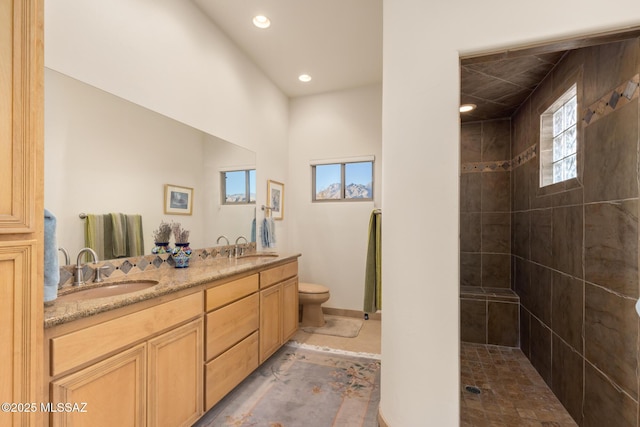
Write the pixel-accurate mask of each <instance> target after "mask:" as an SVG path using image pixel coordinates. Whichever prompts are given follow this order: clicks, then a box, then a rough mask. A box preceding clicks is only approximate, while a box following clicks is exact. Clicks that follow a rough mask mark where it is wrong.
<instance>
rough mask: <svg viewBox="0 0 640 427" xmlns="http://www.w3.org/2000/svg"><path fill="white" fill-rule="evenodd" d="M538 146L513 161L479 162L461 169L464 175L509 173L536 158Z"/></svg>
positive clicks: (530, 148) (463, 165)
mask: <svg viewBox="0 0 640 427" xmlns="http://www.w3.org/2000/svg"><path fill="white" fill-rule="evenodd" d="M537 145H538V144H533V145H532V146H531V147H529V148H527V149H526V150H524V151H523V152H522V153H520V154H518V155H517V156H516V157H514V158H513V159H511V160H498V161H494V162H477V163H463V164H462V167H461V172H462V173H478V172H509V171H511V170H512V169H515V168H517V167H518V166H520V165H522V164H524V163H526V162H528V161H529V160H531V159H533V158H535V157H536V147H537Z"/></svg>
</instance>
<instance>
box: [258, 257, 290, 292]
mask: <svg viewBox="0 0 640 427" xmlns="http://www.w3.org/2000/svg"><path fill="white" fill-rule="evenodd" d="M297 274H298V261H294V262H290V263H288V264H285V265H281V266H278V267H274V268H270V269H268V270H265V271H261V272H260V289H264V288H268V287H269V286H271V285H274V284H276V283H278V282H282V281H283V280H285V279H288V278H290V277H293V276H295V275H297Z"/></svg>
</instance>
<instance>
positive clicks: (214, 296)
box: [205, 274, 258, 311]
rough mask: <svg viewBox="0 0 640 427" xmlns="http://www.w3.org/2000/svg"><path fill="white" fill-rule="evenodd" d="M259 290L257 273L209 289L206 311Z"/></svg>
mask: <svg viewBox="0 0 640 427" xmlns="http://www.w3.org/2000/svg"><path fill="white" fill-rule="evenodd" d="M257 290H258V275H257V274H254V275H253V276H249V277H244V278H242V279H238V280H234V281H233V282H229V283H225V284H223V285H220V286H216V287H214V288H210V289H207V291H206V292H207V294H206V306H205V309H206V311H211V310H213V309H216V308H218V307H222V306H223V305H226V304H229V303H230V302H233V301H236V300H239V299H240V298H242V297H245V296H247V295H250V294H252V293H254V292H256V291H257Z"/></svg>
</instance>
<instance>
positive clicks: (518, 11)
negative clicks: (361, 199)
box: [380, 0, 640, 427]
mask: <svg viewBox="0 0 640 427" xmlns="http://www.w3.org/2000/svg"><path fill="white" fill-rule="evenodd" d="M620 11H624V13H620ZM568 16H570V17H571V19H567V18H566V17H568ZM383 18H384V40H383V47H384V52H383V58H384V59H383V61H384V67H383V74H384V78H383V88H384V89H383V121H382V128H383V153H382V155H383V158H384V171H383V172H384V179H383V193H384V202H383V211H384V228H383V240H384V245H383V269H382V274H383V283H384V286H383V301H384V310H383V311H384V321H383V323H382V366H383V367H382V380H381V381H382V389H381V393H382V395H381V404H380V410H381V413H382V415H383V417H384V418H385V420H386V422H387V423H388V425H389V426H391V427H422V426H456V425H458V423H459V395H460V391H459V366H458V364H459V362H458V348H459V322H458V313H459V309H458V205H459V203H458V180H459V170H458V169H459V128H460V124H459V113H458V111H457V109H458V104H459V99H460V80H459V53H460V52H462V53H467V54H468V53H472V52H473V53H481V52H485V51H487V50H490V49H495V48H503V49H504V48H507V47H517V46H521V45H524V44H527V43H530V42H535V41H548V40H551V39H557V38H563V37H566V36H570V35H579V34H587V33H592V32H596V31H600V30H604V29H614V28H621V27H623V26H625V25H639V24H640V8H638V7H637V0H614V1H610V2H606V3H597V2H587V3H585V2H581V1H578V0H567V1H563V2H558V1H554V0H541V1H538V2H534V3H532V2H528V3H517V4H515V3H514V2H512V1H507V0H493V1H491V2H468V1H461V0H454V1H449V2H425V1H421V0H392V1H385V2H384V13H383ZM416 194H419V195H421V196H420V197H416ZM416 242H418V243H416ZM408 243H413V245H412V246H411V248H410V249H408V248H407V245H408Z"/></svg>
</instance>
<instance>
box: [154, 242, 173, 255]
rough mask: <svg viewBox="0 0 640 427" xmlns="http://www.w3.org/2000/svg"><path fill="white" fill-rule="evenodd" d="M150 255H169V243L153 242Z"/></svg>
mask: <svg viewBox="0 0 640 427" xmlns="http://www.w3.org/2000/svg"><path fill="white" fill-rule="evenodd" d="M151 253H152V254H154V255H160V254H170V253H171V248H170V247H169V242H155V246H154V247H153V249H151Z"/></svg>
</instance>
